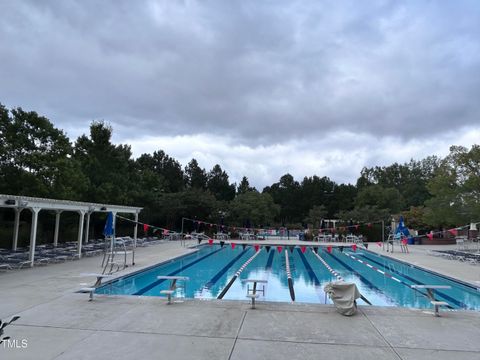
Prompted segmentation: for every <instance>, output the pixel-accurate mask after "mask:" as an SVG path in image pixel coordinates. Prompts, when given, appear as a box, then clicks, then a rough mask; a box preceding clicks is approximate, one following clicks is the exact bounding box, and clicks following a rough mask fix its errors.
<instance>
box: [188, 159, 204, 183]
mask: <svg viewBox="0 0 480 360" xmlns="http://www.w3.org/2000/svg"><path fill="white" fill-rule="evenodd" d="M207 180H208V178H207V173H206V171H205V169H202V168H201V167H200V166H199V165H198V162H197V160H196V159H192V160H191V161H190V162H189V163H188V165H187V166H185V182H186V184H187V186H188V187H191V188H195V189H202V190H205V189H206V188H207Z"/></svg>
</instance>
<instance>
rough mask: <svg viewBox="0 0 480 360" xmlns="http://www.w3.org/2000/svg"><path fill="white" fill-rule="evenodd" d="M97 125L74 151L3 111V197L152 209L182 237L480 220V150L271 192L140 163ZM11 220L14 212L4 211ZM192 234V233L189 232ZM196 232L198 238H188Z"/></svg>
mask: <svg viewBox="0 0 480 360" xmlns="http://www.w3.org/2000/svg"><path fill="white" fill-rule="evenodd" d="M112 131H113V129H112V128H111V126H110V125H108V124H107V123H105V122H103V121H93V122H92V123H91V124H90V129H89V133H88V134H84V135H82V136H80V137H78V138H77V139H76V140H74V141H71V140H70V139H69V138H68V137H67V135H66V134H65V132H64V131H63V130H61V129H58V128H56V127H55V126H54V125H53V124H52V122H51V121H50V120H49V119H47V118H46V117H44V116H41V115H39V114H37V113H36V112H34V111H25V110H23V109H22V108H12V109H7V108H6V107H5V106H4V105H2V104H0V139H1V141H0V193H3V194H12V195H26V196H36V197H46V198H54V199H69V200H78V201H86V202H98V203H110V204H118V205H136V206H143V207H144V211H143V212H142V215H141V217H142V220H143V221H144V222H147V223H150V224H154V225H156V226H162V227H166V228H172V229H179V228H180V226H181V219H182V218H183V217H186V218H191V219H199V220H205V221H209V222H213V223H218V224H226V225H227V224H228V225H231V226H239V227H280V226H284V227H290V228H306V227H311V228H318V227H320V226H321V221H322V219H325V218H331V219H332V218H337V219H343V220H345V221H349V220H352V221H354V222H371V221H378V220H385V221H387V222H388V221H389V220H390V219H391V216H392V215H395V214H396V215H399V214H402V215H404V217H405V219H406V222H407V225H409V226H411V227H415V228H417V229H423V230H425V231H427V230H430V229H438V228H442V227H452V226H459V225H463V224H466V223H469V222H470V221H479V219H480V201H479V200H480V166H479V165H480V146H479V145H473V146H472V147H471V149H467V148H465V147H461V146H452V147H451V148H450V153H449V155H448V156H446V157H445V158H443V159H442V158H439V157H436V156H429V157H427V158H425V159H422V160H411V161H410V162H408V163H404V164H398V163H394V164H392V165H389V166H382V167H380V166H375V167H371V168H367V167H365V168H363V169H362V171H361V173H360V175H359V177H358V179H357V181H356V184H339V183H336V182H335V181H333V180H331V179H330V178H329V177H327V176H317V175H312V176H306V177H304V178H303V179H302V180H296V179H295V178H294V177H293V176H292V175H290V174H285V175H283V176H282V177H281V178H280V179H279V180H278V182H276V183H274V184H272V185H270V186H267V187H265V188H264V189H262V190H259V189H255V188H254V187H252V186H250V184H249V181H248V179H247V177H243V179H242V180H241V181H240V183H239V184H236V183H232V182H231V181H230V178H229V175H228V174H227V172H226V171H225V170H223V169H222V167H221V166H220V165H219V164H217V165H215V166H214V167H213V168H212V169H210V170H206V169H205V168H202V167H201V165H200V164H198V162H197V160H195V159H192V160H191V161H190V162H189V163H188V164H186V165H185V166H184V167H182V165H181V164H180V163H179V162H178V161H177V160H176V159H174V158H173V157H171V156H169V155H168V154H166V153H165V152H164V151H163V150H160V149H159V150H157V151H155V152H153V153H152V154H143V155H141V156H139V157H138V158H136V159H134V158H133V156H132V151H131V147H130V145H128V144H120V145H117V144H113V143H112ZM3 212H5V211H3ZM189 226H191V225H189ZM187 230H192V229H187Z"/></svg>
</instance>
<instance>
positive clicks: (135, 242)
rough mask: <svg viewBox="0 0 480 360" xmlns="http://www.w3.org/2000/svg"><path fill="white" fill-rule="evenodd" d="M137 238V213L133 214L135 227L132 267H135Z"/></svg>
mask: <svg viewBox="0 0 480 360" xmlns="http://www.w3.org/2000/svg"><path fill="white" fill-rule="evenodd" d="M137 236H138V212H136V213H135V227H134V229H133V251H132V265H135V249H136V248H137Z"/></svg>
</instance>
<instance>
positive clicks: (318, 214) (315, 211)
mask: <svg viewBox="0 0 480 360" xmlns="http://www.w3.org/2000/svg"><path fill="white" fill-rule="evenodd" d="M325 215H327V208H326V207H325V206H324V205H315V206H314V207H313V208H311V209H310V210H309V211H308V216H307V217H306V218H305V220H304V221H305V222H306V223H307V224H308V225H311V226H312V227H313V228H317V229H318V228H320V225H321V222H322V219H324V218H325Z"/></svg>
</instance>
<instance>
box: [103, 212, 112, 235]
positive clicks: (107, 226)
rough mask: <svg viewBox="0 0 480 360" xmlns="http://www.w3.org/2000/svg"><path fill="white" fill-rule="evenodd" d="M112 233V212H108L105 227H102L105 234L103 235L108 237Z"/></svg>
mask: <svg viewBox="0 0 480 360" xmlns="http://www.w3.org/2000/svg"><path fill="white" fill-rule="evenodd" d="M113 233H114V228H113V213H112V212H109V213H108V215H107V222H106V223H105V228H104V229H103V235H105V237H108V236H113Z"/></svg>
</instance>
